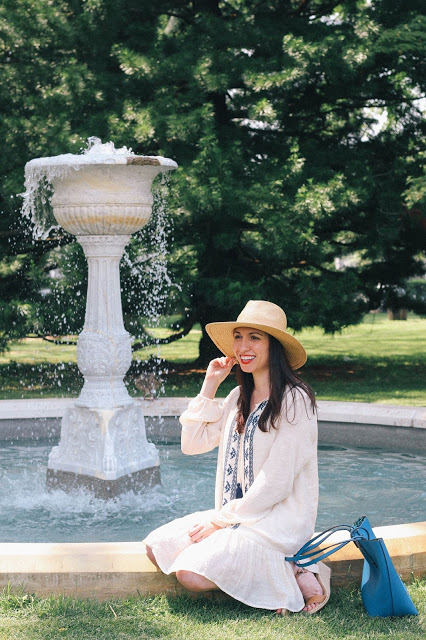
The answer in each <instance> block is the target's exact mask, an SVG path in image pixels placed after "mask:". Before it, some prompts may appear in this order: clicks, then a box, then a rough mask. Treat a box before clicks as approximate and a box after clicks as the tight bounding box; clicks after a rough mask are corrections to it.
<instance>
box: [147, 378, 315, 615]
mask: <svg viewBox="0 0 426 640" xmlns="http://www.w3.org/2000/svg"><path fill="white" fill-rule="evenodd" d="M238 395H239V388H237V389H234V390H233V391H232V392H231V393H230V394H229V396H228V397H227V398H226V399H225V400H222V401H218V400H210V399H208V398H204V397H203V396H200V395H199V396H197V397H196V398H194V399H193V400H191V402H190V403H189V406H188V409H187V410H186V411H185V412H184V413H183V414H182V416H181V418H180V421H181V424H182V451H183V452H184V453H186V454H189V455H193V454H198V453H205V452H206V451H211V450H212V449H213V448H215V447H217V446H218V448H219V449H218V462H217V472H216V489H215V509H210V510H208V511H199V512H196V513H192V514H189V515H187V516H184V517H183V518H178V519H177V520H173V521H172V522H169V523H167V524H165V525H163V526H162V527H159V528H158V529H156V530H155V531H153V532H151V533H150V534H149V535H148V537H147V538H146V539H145V541H144V542H145V543H146V544H147V545H149V546H150V547H151V548H152V550H153V552H154V555H155V558H156V560H157V563H158V565H159V567H160V568H161V570H162V571H163V572H164V573H167V574H169V573H173V572H176V571H179V570H182V569H183V570H187V571H193V572H194V573H198V574H200V575H202V576H204V577H206V578H208V579H209V580H211V581H212V582H214V583H215V584H216V585H217V586H218V587H219V588H220V589H221V590H222V591H225V592H226V593H228V594H229V595H230V596H232V597H233V598H235V599H236V600H239V601H241V602H244V603H245V604H247V605H249V606H252V607H259V608H263V609H278V608H285V609H288V610H290V611H300V610H301V609H302V608H303V607H304V600H303V597H302V594H301V592H300V589H299V588H298V586H297V582H296V579H295V577H294V574H293V569H292V567H291V565H290V564H289V563H288V562H286V560H285V556H288V555H292V554H293V553H294V552H296V551H297V550H298V549H299V548H300V547H301V546H302V544H304V543H305V542H306V540H309V539H310V538H311V537H312V535H313V533H314V526H315V519H316V512H317V503H318V471H317V420H316V417H315V415H313V414H312V412H311V410H310V402H309V399H308V398H307V397H306V395H305V394H304V393H303V392H299V391H298V390H296V392H295V400H294V402H293V399H292V395H291V394H290V393H287V394H286V397H285V401H284V404H285V405H287V410H286V406H284V410H283V412H282V415H281V418H280V420H279V421H278V425H277V426H278V429H270V430H269V431H268V432H263V431H261V430H260V429H258V428H257V423H258V420H259V417H260V415H261V413H262V411H263V409H264V407H265V406H266V401H265V402H263V403H260V404H259V405H257V406H256V407H255V409H254V411H253V412H252V413H251V414H250V416H249V418H248V420H247V423H246V425H245V429H244V433H243V434H241V435H240V434H238V432H237V431H236V429H235V424H236V413H237V400H238ZM287 416H288V419H287ZM238 484H239V485H240V487H241V491H242V497H238V494H237V487H238ZM208 522H214V523H216V524H218V525H219V526H220V527H223V528H222V529H219V530H218V531H215V532H214V533H213V534H212V535H210V536H208V537H207V538H205V539H204V540H201V541H200V542H198V543H192V542H191V539H190V538H189V535H188V531H189V530H190V529H191V528H192V527H193V526H194V525H196V524H203V523H208ZM310 568H311V569H312V570H313V571H315V570H316V567H315V565H313V566H312V567H310Z"/></svg>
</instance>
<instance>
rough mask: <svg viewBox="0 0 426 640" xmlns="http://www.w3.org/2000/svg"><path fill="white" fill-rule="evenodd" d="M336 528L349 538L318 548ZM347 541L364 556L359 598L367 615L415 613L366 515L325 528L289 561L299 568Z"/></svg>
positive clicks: (383, 545) (331, 551)
mask: <svg viewBox="0 0 426 640" xmlns="http://www.w3.org/2000/svg"><path fill="white" fill-rule="evenodd" d="M336 531H348V532H349V533H350V538H348V539H347V540H343V541H340V542H335V543H332V544H330V545H328V546H326V547H323V548H322V549H320V548H319V546H320V545H321V544H323V543H324V542H325V541H326V540H327V539H328V538H329V537H330V536H332V535H333V533H336ZM350 542H354V543H355V545H356V546H357V547H358V549H359V550H360V551H361V553H362V555H363V556H364V566H363V570H362V579H361V597H362V601H363V604H364V607H365V609H366V611H367V613H368V614H369V615H370V616H374V617H376V616H380V617H387V616H408V615H418V612H417V609H416V607H415V606H414V604H413V601H412V600H411V598H410V595H409V593H408V591H407V588H406V586H405V585H404V583H403V582H402V580H401V578H400V577H399V575H398V574H397V572H396V569H395V567H394V566H393V563H392V560H391V558H390V556H389V553H388V550H387V549H386V546H385V543H384V541H383V539H382V538H376V536H375V535H374V533H373V529H372V528H371V525H370V523H369V521H368V518H367V517H366V516H361V518H359V519H358V520H357V521H356V522H355V523H354V524H353V525H347V524H343V525H338V526H336V527H331V528H330V529H326V531H323V532H322V533H319V534H318V535H316V536H315V537H314V538H312V540H310V541H309V542H307V543H306V544H304V545H303V547H301V548H300V549H299V551H298V552H297V553H296V554H295V555H294V556H292V557H287V558H286V560H288V561H289V562H295V563H296V564H297V565H298V566H299V567H308V566H309V565H311V564H315V563H316V562H320V561H321V560H324V558H328V556H330V555H331V554H332V553H335V552H336V551H338V550H339V549H341V548H342V547H344V546H345V545H347V544H349V543H350Z"/></svg>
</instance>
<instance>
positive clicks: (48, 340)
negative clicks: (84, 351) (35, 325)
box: [27, 333, 77, 347]
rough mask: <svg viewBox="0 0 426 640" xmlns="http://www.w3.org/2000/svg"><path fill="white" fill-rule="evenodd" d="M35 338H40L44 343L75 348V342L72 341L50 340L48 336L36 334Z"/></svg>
mask: <svg viewBox="0 0 426 640" xmlns="http://www.w3.org/2000/svg"><path fill="white" fill-rule="evenodd" d="M27 337H28V336H27ZM36 337H37V338H41V339H42V340H44V341H45V342H50V344H59V345H69V346H74V347H75V346H77V342H74V341H73V340H62V339H58V338H51V337H48V336H44V335H42V334H41V333H36Z"/></svg>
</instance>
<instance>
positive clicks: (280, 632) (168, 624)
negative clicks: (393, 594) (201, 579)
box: [0, 581, 426, 640]
mask: <svg viewBox="0 0 426 640" xmlns="http://www.w3.org/2000/svg"><path fill="white" fill-rule="evenodd" d="M409 591H410V594H411V596H412V598H413V600H414V602H415V604H416V605H417V607H418V608H419V612H420V615H419V616H418V617H405V618H370V617H369V616H368V615H367V614H366V612H365V610H364V608H363V605H362V602H361V597H360V593H359V589H355V590H353V591H349V590H344V589H335V590H334V591H333V593H332V596H331V599H330V601H329V603H328V604H327V606H326V607H325V608H324V609H323V610H322V611H321V612H320V613H319V614H318V615H314V616H308V615H305V614H294V615H289V616H285V617H278V616H276V615H275V613H274V612H273V611H265V610H263V609H253V608H251V607H248V606H245V605H243V604H241V603H239V602H236V601H234V600H231V599H230V598H227V599H225V598H224V597H223V596H220V594H214V595H213V596H212V597H198V598H194V597H190V596H189V595H181V596H179V597H176V598H171V597H166V596H156V597H151V598H143V597H131V598H128V599H121V600H115V599H111V600H109V601H106V602H98V601H96V600H78V599H74V598H64V597H53V596H52V597H50V598H44V599H43V598H36V597H33V596H28V595H26V594H25V593H24V592H23V591H22V592H18V593H16V592H15V593H14V592H12V591H10V590H9V591H8V592H4V593H3V595H2V596H0V637H1V638H3V637H5V638H8V640H15V639H16V640H21V639H22V640H41V638H43V640H50V639H56V638H62V637H65V638H71V639H72V640H83V639H84V640H95V639H96V640H113V639H114V640H117V639H123V640H136V639H137V640H145V639H148V638H167V639H168V638H172V639H173V640H180V639H182V640H223V639H224V638H227V639H228V638H229V639H230V640H233V639H234V638H235V639H237V638H238V639H246V640H269V639H270V640H296V639H297V640H338V639H340V640H342V639H347V640H366V639H368V640H388V639H389V638H392V639H393V640H414V639H416V640H419V639H420V638H423V637H425V636H424V631H425V628H424V620H425V608H426V599H425V592H426V581H423V582H418V581H416V582H414V583H413V584H411V585H410V586H409ZM6 630H7V635H4V636H2V635H1V633H2V632H3V631H6Z"/></svg>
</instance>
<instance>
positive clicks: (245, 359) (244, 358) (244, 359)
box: [240, 356, 256, 364]
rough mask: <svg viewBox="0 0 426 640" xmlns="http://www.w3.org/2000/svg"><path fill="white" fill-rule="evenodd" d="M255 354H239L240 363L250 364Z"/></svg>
mask: <svg viewBox="0 0 426 640" xmlns="http://www.w3.org/2000/svg"><path fill="white" fill-rule="evenodd" d="M255 357H256V356H240V360H241V363H242V364H250V362H252V361H253V360H254V359H255Z"/></svg>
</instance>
